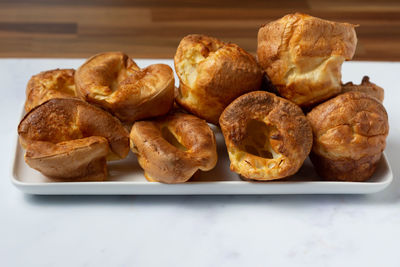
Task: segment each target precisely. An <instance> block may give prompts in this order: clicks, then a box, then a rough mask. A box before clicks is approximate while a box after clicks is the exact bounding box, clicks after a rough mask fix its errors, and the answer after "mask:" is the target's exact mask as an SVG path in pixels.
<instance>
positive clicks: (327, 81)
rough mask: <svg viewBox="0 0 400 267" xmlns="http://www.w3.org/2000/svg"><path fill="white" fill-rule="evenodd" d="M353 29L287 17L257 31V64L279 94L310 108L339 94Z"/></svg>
mask: <svg viewBox="0 0 400 267" xmlns="http://www.w3.org/2000/svg"><path fill="white" fill-rule="evenodd" d="M354 28H355V25H352V24H349V23H339V22H332V21H328V20H323V19H319V18H316V17H312V16H309V15H306V14H300V13H295V14H289V15H286V16H284V17H283V18H281V19H278V20H275V21H272V22H270V23H267V24H265V25H264V26H262V27H261V28H260V29H259V31H258V46H257V56H258V62H259V64H260V65H261V67H262V68H263V69H264V70H265V72H266V73H267V74H268V77H269V78H270V80H271V82H272V84H274V86H275V87H276V89H277V90H278V91H279V94H280V95H281V96H282V97H284V98H286V99H289V100H291V101H292V102H294V103H296V104H298V105H300V106H303V107H305V106H310V105H313V104H315V103H318V102H321V101H323V100H326V99H328V98H330V97H332V96H334V95H337V94H338V93H339V92H340V90H341V66H342V63H343V61H345V60H350V59H351V58H352V57H353V55H354V52H355V50H356V45H357V37H356V32H355V30H354Z"/></svg>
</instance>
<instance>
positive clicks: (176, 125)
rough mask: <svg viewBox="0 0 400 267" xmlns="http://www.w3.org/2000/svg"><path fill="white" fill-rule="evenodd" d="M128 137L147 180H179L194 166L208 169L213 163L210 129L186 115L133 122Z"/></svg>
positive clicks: (213, 139) (171, 115) (191, 174)
mask: <svg viewBox="0 0 400 267" xmlns="http://www.w3.org/2000/svg"><path fill="white" fill-rule="evenodd" d="M130 140H131V149H132V151H133V152H134V153H135V154H136V155H137V157H138V161H139V164H140V166H141V167H142V168H143V169H144V174H145V177H146V178H147V180H149V181H157V182H162V183H183V182H186V181H187V180H189V179H190V178H191V177H192V176H193V174H194V173H195V172H196V171H197V170H198V169H200V170H202V171H208V170H211V169H212V168H214V167H215V165H216V163H217V146H216V141H215V136H214V133H213V131H212V130H211V128H210V127H209V126H208V125H207V123H206V122H205V121H204V120H202V119H199V118H197V117H195V116H193V115H190V114H184V113H174V114H169V115H167V116H164V117H161V118H158V119H154V120H150V121H137V122H135V123H134V124H133V127H132V130H131V133H130Z"/></svg>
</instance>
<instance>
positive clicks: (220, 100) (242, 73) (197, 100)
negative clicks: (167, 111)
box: [174, 34, 263, 124]
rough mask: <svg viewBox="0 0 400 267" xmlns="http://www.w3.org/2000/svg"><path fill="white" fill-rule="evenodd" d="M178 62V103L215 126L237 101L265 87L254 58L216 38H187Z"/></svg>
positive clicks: (233, 45)
mask: <svg viewBox="0 0 400 267" xmlns="http://www.w3.org/2000/svg"><path fill="white" fill-rule="evenodd" d="M174 62H175V70H176V74H177V75H178V77H179V81H180V82H179V90H178V93H177V96H176V101H177V102H178V103H179V104H180V105H181V106H182V107H184V108H185V109H187V110H188V111H189V112H191V113H193V114H195V115H197V116H199V117H200V118H203V119H205V120H207V121H208V122H211V123H214V124H217V123H218V119H219V116H220V115H221V113H222V111H223V110H224V108H225V107H226V106H227V105H228V104H229V103H231V102H232V101H233V100H234V99H235V98H237V97H238V96H240V95H242V94H244V93H247V92H249V91H254V90H259V89H260V86H261V82H262V76H263V72H262V70H261V68H260V67H259V66H258V64H257V61H256V60H255V59H254V57H253V56H252V55H250V54H249V53H247V52H246V51H244V50H243V49H242V48H240V47H239V46H237V45H236V44H231V43H224V42H222V41H220V40H218V39H216V38H213V37H208V36H205V35H198V34H192V35H188V36H186V37H184V38H183V39H182V40H181V42H180V44H179V46H178V49H177V51H176V54H175V58H174Z"/></svg>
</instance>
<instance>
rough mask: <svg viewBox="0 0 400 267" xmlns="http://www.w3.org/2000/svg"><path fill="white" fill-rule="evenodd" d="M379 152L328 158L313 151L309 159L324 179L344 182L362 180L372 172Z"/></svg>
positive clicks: (378, 157)
mask: <svg viewBox="0 0 400 267" xmlns="http://www.w3.org/2000/svg"><path fill="white" fill-rule="evenodd" d="M381 155H382V154H381V153H380V154H374V155H371V156H366V157H362V158H360V159H358V160H353V159H349V158H347V159H335V160H332V159H329V158H326V157H324V156H321V155H317V154H316V153H314V152H311V153H310V159H311V162H312V163H313V165H314V166H315V169H316V171H317V173H318V174H319V175H320V176H321V177H323V178H324V179H326V180H330V181H345V182H364V181H366V180H368V179H369V178H370V177H371V176H372V174H374V172H375V169H376V166H377V164H378V162H379V160H380V158H381Z"/></svg>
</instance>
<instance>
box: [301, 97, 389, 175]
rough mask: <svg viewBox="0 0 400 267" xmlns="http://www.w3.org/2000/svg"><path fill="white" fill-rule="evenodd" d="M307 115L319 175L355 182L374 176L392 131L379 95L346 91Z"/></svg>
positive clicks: (314, 159) (313, 158)
mask: <svg viewBox="0 0 400 267" xmlns="http://www.w3.org/2000/svg"><path fill="white" fill-rule="evenodd" d="M307 118H308V120H309V121H310V123H311V126H312V129H313V134H314V144H313V148H312V152H311V154H310V158H311V161H312V162H313V164H314V166H315V168H316V170H317V172H318V174H319V175H320V176H322V177H323V178H325V179H327V180H340V181H354V182H361V181H365V180H367V179H368V178H370V177H371V175H372V174H373V173H374V171H375V169H376V166H377V163H378V161H379V159H380V158H381V155H382V151H383V150H384V149H385V146H386V137H387V135H388V132H389V125H388V116H387V113H386V110H385V108H384V107H383V105H382V104H381V103H380V102H379V101H378V100H377V99H376V98H374V97H372V96H370V95H368V94H366V93H361V92H347V93H344V94H341V95H338V96H336V97H335V98H332V99H330V100H328V101H326V102H324V103H322V104H320V105H318V106H317V107H315V108H313V110H312V111H311V112H310V113H308V114H307Z"/></svg>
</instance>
